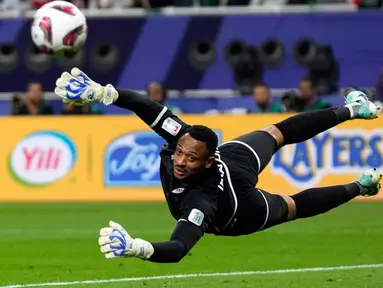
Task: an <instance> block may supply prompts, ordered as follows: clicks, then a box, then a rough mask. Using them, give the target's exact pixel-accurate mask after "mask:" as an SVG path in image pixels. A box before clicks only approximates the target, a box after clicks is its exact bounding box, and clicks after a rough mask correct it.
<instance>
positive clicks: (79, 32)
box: [31, 1, 88, 57]
mask: <svg viewBox="0 0 383 288" xmlns="http://www.w3.org/2000/svg"><path fill="white" fill-rule="evenodd" d="M87 33H88V26H87V24H86V18H85V15H84V14H83V13H82V12H81V11H80V9H79V8H78V7H77V6H75V5H73V4H72V3H70V2H66V1H53V2H49V3H47V4H45V5H44V6H42V7H41V8H40V9H38V10H37V11H36V13H35V15H34V17H33V22H32V27H31V34H32V40H33V42H34V43H35V45H36V46H37V48H38V49H39V50H41V51H42V52H44V53H47V54H51V55H53V56H56V57H63V56H65V57H70V56H73V55H74V54H76V53H77V52H78V51H79V50H80V49H81V48H82V47H83V46H84V44H85V41H86V38H87Z"/></svg>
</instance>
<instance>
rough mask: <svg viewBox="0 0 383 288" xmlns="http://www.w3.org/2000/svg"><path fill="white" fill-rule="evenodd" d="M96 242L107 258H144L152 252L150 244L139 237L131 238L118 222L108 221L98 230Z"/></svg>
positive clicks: (147, 257) (148, 256)
mask: <svg viewBox="0 0 383 288" xmlns="http://www.w3.org/2000/svg"><path fill="white" fill-rule="evenodd" d="M98 244H100V246H101V252H102V253H104V255H105V258H107V259H110V258H116V257H120V258H121V257H123V258H126V257H137V258H141V259H144V260H146V259H149V258H150V257H151V256H152V255H153V253H154V249H153V246H152V244H150V243H149V242H147V241H145V240H142V239H139V238H136V239H133V238H132V237H130V235H129V234H128V232H126V230H125V229H124V228H123V227H122V226H121V225H120V224H118V223H116V222H113V221H109V227H105V228H102V229H101V230H100V238H99V239H98Z"/></svg>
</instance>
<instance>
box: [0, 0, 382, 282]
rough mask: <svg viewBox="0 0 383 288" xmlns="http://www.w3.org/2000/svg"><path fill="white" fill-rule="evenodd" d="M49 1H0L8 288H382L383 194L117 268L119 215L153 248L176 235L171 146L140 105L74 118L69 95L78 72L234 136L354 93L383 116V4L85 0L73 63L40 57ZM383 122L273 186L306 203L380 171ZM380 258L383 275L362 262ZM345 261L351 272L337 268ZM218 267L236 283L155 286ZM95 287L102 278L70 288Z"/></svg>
mask: <svg viewBox="0 0 383 288" xmlns="http://www.w3.org/2000/svg"><path fill="white" fill-rule="evenodd" d="M45 2H47V1H37V0H36V1H21V0H19V1H17V0H3V1H0V115H1V117H0V127H1V132H2V137H1V138H2V140H1V149H0V157H1V163H2V164H1V165H2V166H1V169H0V180H1V185H2V186H1V189H0V202H1V204H0V243H1V245H0V255H1V257H0V288H1V287H30V286H26V285H28V284H33V283H46V282H54V283H52V284H48V285H47V286H51V287H59V286H62V285H68V286H71V287H83V286H95V287H143V286H145V287H195V286H196V285H199V286H201V287H208V286H210V287H229V286H230V287H254V285H255V283H257V285H258V286H259V287H283V288H286V287H307V286H309V287H313V288H316V287H318V288H319V287H371V288H372V287H373V288H377V287H383V276H382V273H381V272H382V268H381V267H382V264H380V263H383V261H382V257H383V250H382V249H381V246H380V242H381V239H382V236H383V229H382V225H381V221H380V214H381V211H382V208H383V205H382V204H381V202H380V200H382V199H383V198H382V196H376V197H374V198H368V199H365V198H363V199H356V200H355V201H353V203H350V204H348V205H345V206H344V207H341V208H339V209H337V210H336V211H332V212H330V213H328V214H326V215H322V216H318V217H315V218H314V219H308V220H300V221H297V222H296V223H295V222H293V223H288V224H286V225H283V226H281V227H275V228H273V229H271V230H270V231H267V232H262V233H260V234H259V235H251V236H246V237H242V238H236V239H232V238H219V237H218V238H217V237H214V236H207V237H205V238H204V239H203V240H202V241H201V243H199V244H198V245H197V246H196V247H195V248H194V249H193V251H192V253H191V255H189V256H190V257H186V259H184V260H183V261H182V262H181V263H179V264H177V265H170V264H169V265H156V264H152V263H147V262H143V261H138V260H137V261H128V262H127V261H120V260H115V261H106V260H104V259H103V258H102V255H101V253H99V251H98V246H97V236H98V235H97V234H98V230H99V229H100V228H101V227H104V226H105V225H107V223H108V220H115V221H117V222H121V224H123V225H124V226H126V228H127V230H128V231H129V232H130V233H131V234H132V236H133V237H141V238H144V239H146V240H151V241H164V240H166V239H168V237H169V235H170V233H171V231H172V229H173V226H174V221H173V219H171V216H170V215H169V213H168V211H167V207H166V203H164V202H163V196H162V191H161V187H160V183H159V175H158V167H159V157H158V152H159V151H160V148H161V145H162V144H163V140H162V139H161V138H159V137H158V136H156V135H155V134H154V133H151V132H150V130H149V128H148V127H146V126H145V125H144V124H143V123H141V122H140V120H139V119H137V118H136V117H135V116H134V115H132V114H131V113H130V112H129V111H126V110H122V109H120V108H118V107H113V106H111V107H104V106H101V105H92V106H85V107H83V108H73V107H68V106H65V105H63V104H62V102H61V101H60V100H59V99H58V98H57V97H55V95H54V94H53V93H52V91H53V89H54V85H55V80H56V79H57V78H58V77H59V75H60V74H61V73H62V72H63V71H64V70H70V69H71V68H72V67H74V66H77V67H80V68H82V69H83V70H84V71H85V72H86V73H87V74H88V75H89V76H90V77H91V78H93V79H94V80H95V81H98V82H100V83H102V84H107V83H111V84H113V85H115V86H117V87H120V88H130V89H135V90H137V91H141V92H143V93H147V94H148V95H149V97H151V98H152V99H154V100H156V101H161V102H163V103H164V104H166V105H167V106H168V107H169V109H172V110H173V111H174V113H176V114H179V115H180V117H182V119H184V121H187V122H190V123H195V124H196V123H203V124H205V125H209V126H210V127H212V128H214V129H215V131H216V132H217V134H218V135H219V137H220V140H221V141H227V140H230V139H231V138H233V137H235V136H237V135H240V134H243V133H246V132H247V131H251V130H255V129H259V128H262V127H264V126H267V125H269V124H272V123H275V122H277V121H280V120H282V119H284V118H286V117H288V116H289V115H291V114H292V113H299V112H303V111H310V110H316V109H323V108H327V107H336V106H339V105H343V101H344V98H343V96H344V95H345V94H346V93H347V92H348V91H350V90H352V89H359V90H363V91H365V92H366V93H367V94H368V95H369V97H370V98H371V99H372V100H373V101H374V102H375V103H377V104H378V105H382V104H381V103H382V102H383V90H382V89H383V74H382V69H381V66H382V64H383V40H382V39H383V38H382V37H380V35H381V30H380V29H381V27H383V17H382V15H383V14H382V10H381V6H382V1H380V0H376V1H368V0H356V1H348V0H287V1H284V0H166V1H165V0H157V1H156V0H142V1H135V0H115V1H113V0H99V1H96V0H93V1H92V0H89V1H81V0H79V1H74V3H75V4H76V5H78V6H79V7H81V8H82V9H83V11H84V13H85V14H86V16H87V17H88V26H89V35H88V41H87V43H86V45H85V48H84V49H83V51H82V52H81V53H79V54H78V55H76V56H75V57H74V58H72V59H52V58H50V57H48V56H46V55H43V54H41V53H39V52H38V51H37V50H36V49H35V48H34V47H33V44H32V40H31V37H30V19H31V16H32V15H33V13H34V9H36V8H38V7H40V6H41V5H42V4H44V3H45ZM382 121H383V120H381V119H377V120H374V121H359V120H356V121H352V122H350V123H344V124H342V125H340V126H339V127H337V128H336V129H332V130H330V131H328V132H325V133H323V134H321V135H319V136H317V137H316V138H315V139H314V140H310V141H307V142H305V143H300V144H298V145H293V146H290V147H286V148H283V149H282V150H281V151H279V152H278V153H277V154H276V155H275V157H274V159H273V160H272V161H271V163H270V164H269V166H268V167H267V168H266V170H265V171H264V172H263V174H262V176H261V179H260V183H259V186H260V187H262V188H264V189H266V190H268V191H271V192H278V193H282V194H286V195H289V194H291V193H295V192H298V191H300V190H302V189H305V188H308V187H312V186H324V185H336V184H342V183H347V182H349V181H352V180H354V179H356V178H357V176H358V175H359V174H360V173H361V172H363V171H364V170H366V169H368V168H369V167H377V168H378V169H381V168H382V163H383V154H382V153H383V146H382V145H383V141H382V135H383V134H382V132H383V130H382V128H381V127H382V126H383V122H382ZM362 200H369V201H362ZM249 221H251V219H249ZM365 264H367V265H370V264H378V265H377V266H367V267H364V268H363V267H362V268H361V267H355V266H354V265H365ZM344 265H346V266H350V265H351V266H352V267H348V268H347V269H346V270H345V269H343V268H339V270H338V268H334V267H337V266H344ZM312 267H319V269H317V272H315V273H314V272H310V273H309V272H308V271H306V270H304V269H303V270H296V271H295V270H294V271H293V272H291V273H290V272H289V273H287V272H283V271H282V272H281V271H279V272H278V271H276V270H277V269H295V268H312ZM323 267H330V268H328V269H327V268H326V269H327V270H326V269H324V268H323ZM266 270H267V271H269V270H271V271H269V272H268V273H266V274H262V273H263V272H252V273H253V275H252V274H251V273H250V274H249V275H243V274H235V273H237V272H243V271H266ZM216 272H234V274H233V275H226V276H225V275H221V276H219V275H218V276H219V277H218V276H217V275H215V277H214V275H213V276H212V277H199V276H198V275H197V277H195V278H194V279H192V280H191V279H190V278H183V277H181V278H174V279H173V278H165V279H161V278H158V279H150V278H145V277H150V276H162V275H178V274H190V273H216ZM260 274H261V275H260ZM234 275H236V276H235V277H234ZM126 277H128V279H125V280H124V279H122V280H121V278H126ZM131 277H144V278H139V279H138V280H137V279H136V280H134V279H135V278H131ZM112 278H117V279H120V280H110V279H112ZM96 279H104V280H105V279H106V282H92V281H93V280H96ZM108 279H109V280H108ZM83 280H92V281H90V282H86V283H80V282H75V283H72V284H70V283H68V281H69V282H70V281H83ZM56 282H62V283H61V284H60V283H56ZM12 284H19V286H9V285H12ZM7 285H8V286H7ZM36 287H39V285H36Z"/></svg>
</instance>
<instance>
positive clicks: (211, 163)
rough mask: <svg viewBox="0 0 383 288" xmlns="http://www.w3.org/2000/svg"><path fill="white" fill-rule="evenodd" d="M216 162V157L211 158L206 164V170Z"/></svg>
mask: <svg viewBox="0 0 383 288" xmlns="http://www.w3.org/2000/svg"><path fill="white" fill-rule="evenodd" d="M214 162H215V157H214V156H211V157H209V158H208V159H207V161H206V163H205V168H210V167H211V165H213V163H214Z"/></svg>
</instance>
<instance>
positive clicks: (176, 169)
mask: <svg viewBox="0 0 383 288" xmlns="http://www.w3.org/2000/svg"><path fill="white" fill-rule="evenodd" d="M173 171H174V174H175V175H177V176H181V177H182V176H184V175H185V174H186V170H184V169H181V168H179V167H176V166H174V169H173Z"/></svg>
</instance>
